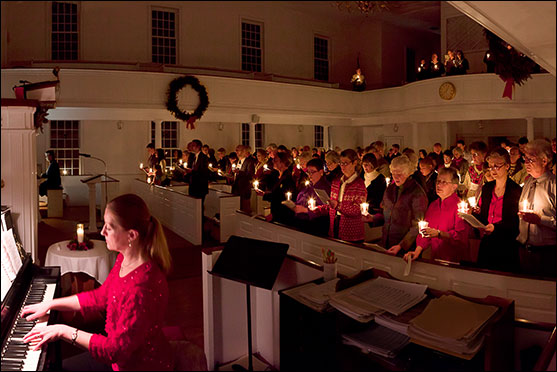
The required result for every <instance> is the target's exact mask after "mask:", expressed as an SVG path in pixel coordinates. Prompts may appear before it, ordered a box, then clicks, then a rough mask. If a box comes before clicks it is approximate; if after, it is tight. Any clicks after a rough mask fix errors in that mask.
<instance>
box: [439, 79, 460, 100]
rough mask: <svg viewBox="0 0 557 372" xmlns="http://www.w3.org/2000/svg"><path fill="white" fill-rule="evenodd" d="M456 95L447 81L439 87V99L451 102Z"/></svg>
mask: <svg viewBox="0 0 557 372" xmlns="http://www.w3.org/2000/svg"><path fill="white" fill-rule="evenodd" d="M455 95H456V88H455V86H454V84H453V83H450V82H448V81H446V82H444V83H443V84H441V86H440V87H439V97H441V98H443V99H444V100H447V101H449V100H451V99H453V98H454V97H455Z"/></svg>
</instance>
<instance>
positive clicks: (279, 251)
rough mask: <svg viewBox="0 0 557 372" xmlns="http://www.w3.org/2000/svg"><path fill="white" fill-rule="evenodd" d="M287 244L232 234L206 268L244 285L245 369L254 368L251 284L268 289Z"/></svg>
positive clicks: (276, 273) (210, 272)
mask: <svg viewBox="0 0 557 372" xmlns="http://www.w3.org/2000/svg"><path fill="white" fill-rule="evenodd" d="M288 247H289V246H288V244H282V243H275V242H269V241H265V240H257V239H250V238H242V237H239V236H236V235H232V236H231V237H230V238H229V239H228V241H227V242H226V244H225V246H224V248H223V250H222V252H221V254H220V256H219V258H218V259H217V262H215V266H213V270H209V271H208V272H209V274H212V275H215V276H220V277H222V278H225V279H230V280H233V281H236V282H240V283H244V284H245V285H246V303H247V315H248V318H247V320H248V371H253V361H252V344H251V298H250V286H255V287H259V288H263V289H269V290H270V289H272V288H273V285H274V284H275V280H276V278H277V276H278V273H279V271H280V268H281V266H282V262H283V261H284V258H285V257H286V252H287V251H288ZM232 367H233V369H235V370H239V369H240V370H241V369H244V368H243V367H241V366H239V365H233V366H232Z"/></svg>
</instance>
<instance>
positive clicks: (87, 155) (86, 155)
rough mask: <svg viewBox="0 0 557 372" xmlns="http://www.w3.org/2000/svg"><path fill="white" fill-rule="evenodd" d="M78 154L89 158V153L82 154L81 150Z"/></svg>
mask: <svg viewBox="0 0 557 372" xmlns="http://www.w3.org/2000/svg"><path fill="white" fill-rule="evenodd" d="M79 156H83V157H86V158H90V157H91V154H84V153H81V152H80V153H79Z"/></svg>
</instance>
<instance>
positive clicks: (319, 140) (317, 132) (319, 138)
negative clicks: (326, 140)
mask: <svg viewBox="0 0 557 372" xmlns="http://www.w3.org/2000/svg"><path fill="white" fill-rule="evenodd" d="M314 146H315V147H323V127H322V126H321V125H316V126H315V127H314Z"/></svg>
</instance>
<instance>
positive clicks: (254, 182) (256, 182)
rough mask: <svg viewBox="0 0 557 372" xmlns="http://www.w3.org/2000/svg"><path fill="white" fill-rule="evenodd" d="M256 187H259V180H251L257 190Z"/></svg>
mask: <svg viewBox="0 0 557 372" xmlns="http://www.w3.org/2000/svg"><path fill="white" fill-rule="evenodd" d="M258 187H259V181H258V180H255V181H253V188H254V189H255V190H257V188H258Z"/></svg>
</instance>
